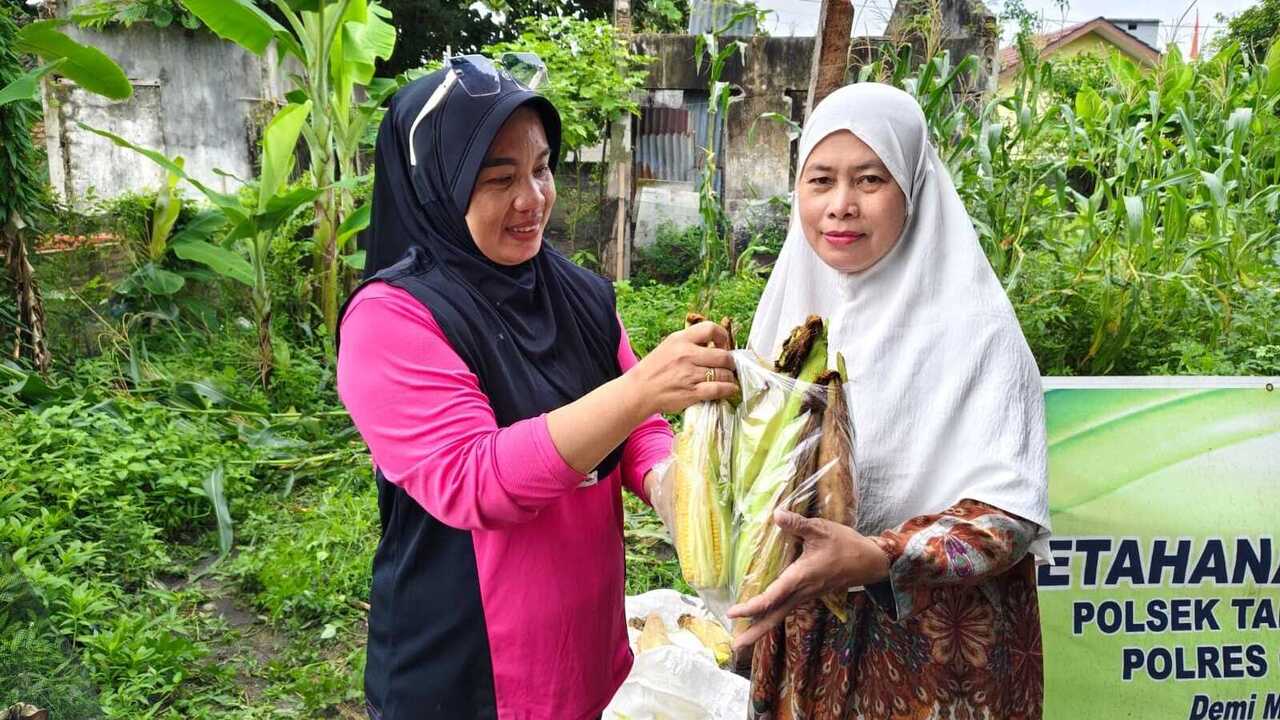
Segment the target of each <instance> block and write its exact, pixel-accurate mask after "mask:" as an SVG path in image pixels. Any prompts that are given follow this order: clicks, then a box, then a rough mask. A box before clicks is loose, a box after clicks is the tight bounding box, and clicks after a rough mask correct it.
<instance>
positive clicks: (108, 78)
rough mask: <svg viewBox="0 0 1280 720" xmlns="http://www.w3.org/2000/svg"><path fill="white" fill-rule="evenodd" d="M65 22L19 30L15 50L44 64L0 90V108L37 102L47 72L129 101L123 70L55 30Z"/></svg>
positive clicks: (129, 89)
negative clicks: (23, 102)
mask: <svg viewBox="0 0 1280 720" xmlns="http://www.w3.org/2000/svg"><path fill="white" fill-rule="evenodd" d="M65 23H66V20H40V21H38V22H33V23H31V24H30V25H27V26H26V27H23V28H22V29H21V30H19V31H18V34H17V36H16V37H15V38H14V49H15V50H17V51H18V52H25V53H31V54H32V55H37V56H39V57H40V58H42V59H43V60H45V61H46V64H44V65H41V66H40V67H38V68H36V69H34V70H31V71H29V72H26V73H24V74H22V75H21V76H20V77H17V78H15V79H14V80H12V81H11V82H8V83H6V84H5V86H4V89H2V90H0V106H2V105H6V104H8V103H11V102H17V101H20V100H38V99H39V96H40V79H41V78H43V77H44V76H45V75H48V74H49V73H53V74H55V75H61V76H63V77H65V78H67V79H68V80H71V81H72V82H74V83H75V84H77V85H79V86H80V87H81V88H83V89H85V90H87V91H89V92H91V93H95V94H98V95H102V96H103V97H106V98H110V99H111V100H128V99H129V98H130V97H132V96H133V85H132V84H131V83H130V82H129V78H127V77H126V76H125V74H124V70H122V69H120V66H119V65H117V64H116V63H115V61H114V60H112V59H111V58H110V57H109V56H108V55H107V54H106V53H104V52H102V51H101V50H99V49H97V48H95V47H92V46H90V45H84V44H81V43H78V42H76V41H75V40H73V39H71V37H70V36H68V35H67V34H66V33H63V32H62V31H61V30H58V28H59V27H60V26H62V25H64V24H65Z"/></svg>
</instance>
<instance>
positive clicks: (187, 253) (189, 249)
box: [173, 239, 253, 287]
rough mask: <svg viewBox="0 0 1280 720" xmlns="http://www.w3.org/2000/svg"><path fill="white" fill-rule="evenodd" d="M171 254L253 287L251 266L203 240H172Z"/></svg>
mask: <svg viewBox="0 0 1280 720" xmlns="http://www.w3.org/2000/svg"><path fill="white" fill-rule="evenodd" d="M173 254H174V255H177V256H178V257H180V258H182V259H183V260H190V261H192V262H198V263H200V264H201V265H204V266H205V267H207V268H209V269H210V270H212V271H214V272H216V273H218V274H219V275H221V276H223V277H227V278H231V279H232V280H236V281H239V282H241V283H243V284H245V285H247V286H249V287H253V266H252V265H250V264H249V261H248V260H245V259H244V258H243V257H241V256H240V255H239V254H238V253H235V252H233V251H231V250H228V249H226V248H223V247H219V246H217V245H214V244H213V243H210V242H206V241H204V240H195V239H186V240H174V242H173Z"/></svg>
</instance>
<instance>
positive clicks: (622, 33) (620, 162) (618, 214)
mask: <svg viewBox="0 0 1280 720" xmlns="http://www.w3.org/2000/svg"><path fill="white" fill-rule="evenodd" d="M613 24H614V27H616V28H617V32H618V37H619V38H621V39H622V41H623V42H625V43H627V44H628V45H629V44H630V43H631V0H613ZM607 182H608V185H609V197H610V199H611V200H613V201H616V202H617V207H616V209H615V212H614V214H613V223H612V225H613V227H612V231H611V232H610V239H611V240H612V246H613V247H612V250H613V252H612V257H611V258H609V259H608V260H606V259H605V258H600V259H601V261H602V263H604V265H605V267H606V268H608V269H609V270H610V271H611V272H612V274H613V277H614V279H615V280H626V279H627V278H628V277H630V276H631V220H630V217H631V212H630V210H631V208H630V206H631V117H630V116H629V115H625V114H624V115H623V116H622V117H620V118H618V119H617V120H616V121H614V123H613V125H612V127H611V128H610V135H609V173H608V180H607Z"/></svg>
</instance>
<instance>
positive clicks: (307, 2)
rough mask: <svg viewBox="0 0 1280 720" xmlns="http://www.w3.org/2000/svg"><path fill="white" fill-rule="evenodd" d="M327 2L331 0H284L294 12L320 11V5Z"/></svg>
mask: <svg viewBox="0 0 1280 720" xmlns="http://www.w3.org/2000/svg"><path fill="white" fill-rule="evenodd" d="M329 2H332V0H284V4H285V5H288V6H289V9H290V10H293V11H294V12H320V6H322V5H325V4H327V3H329Z"/></svg>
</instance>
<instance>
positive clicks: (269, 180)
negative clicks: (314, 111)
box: [258, 100, 311, 211]
mask: <svg viewBox="0 0 1280 720" xmlns="http://www.w3.org/2000/svg"><path fill="white" fill-rule="evenodd" d="M310 113H311V101H310V100H308V101H307V102H305V103H302V104H301V105H296V104H292V103H291V104H289V105H286V106H284V108H282V109H281V110H280V112H278V113H276V115H275V117H273V118H271V122H270V123H268V124H267V127H266V129H265V130H264V131H263V133H262V176H261V178H260V186H261V187H260V188H259V190H258V210H259V211H262V210H264V209H266V206H267V201H268V200H270V199H271V198H273V197H275V195H276V193H278V192H280V190H281V188H283V187H284V185H285V183H286V182H288V181H289V172H290V171H291V170H292V169H293V150H294V148H295V147H296V146H297V144H298V135H299V134H300V133H301V132H302V125H303V124H304V123H305V122H306V121H307V115H308V114H310Z"/></svg>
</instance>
